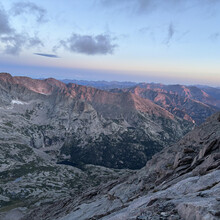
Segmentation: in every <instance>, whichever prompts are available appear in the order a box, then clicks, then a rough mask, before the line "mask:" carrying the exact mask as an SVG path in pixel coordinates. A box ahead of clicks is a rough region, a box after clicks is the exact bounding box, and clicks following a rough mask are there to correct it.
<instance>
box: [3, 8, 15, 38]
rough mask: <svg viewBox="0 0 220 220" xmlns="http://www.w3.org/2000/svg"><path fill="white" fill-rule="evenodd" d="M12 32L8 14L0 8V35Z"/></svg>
mask: <svg viewBox="0 0 220 220" xmlns="http://www.w3.org/2000/svg"><path fill="white" fill-rule="evenodd" d="M12 32H13V29H12V28H11V27H10V24H9V19H8V15H7V13H6V12H5V10H4V9H3V8H0V35H1V34H9V33H12Z"/></svg>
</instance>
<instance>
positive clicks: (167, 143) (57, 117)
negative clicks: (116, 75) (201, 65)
mask: <svg viewBox="0 0 220 220" xmlns="http://www.w3.org/2000/svg"><path fill="white" fill-rule="evenodd" d="M80 84H84V85H80ZM219 94H220V89H219V88H212V87H203V86H184V85H162V84H153V83H139V84H137V83H128V82H127V83H120V82H112V83H111V82H108V83H106V82H83V83H82V82H77V81H74V83H73V82H70V81H68V80H64V81H58V80H56V79H53V78H49V79H42V80H39V79H32V78H28V77H17V76H16V77H12V76H11V75H10V74H8V73H0V219H3V220H18V219H23V220H24V219H26V220H28V219H32V220H34V219H36V220H39V219H42V220H44V219H51V220H52V219H63V220H75V219H76V220H80V219H81V220H85V219H115V220H116V219H117V220H118V219H122V220H125V219H155V220H156V219H170V220H171V219H172V220H175V219H204V220H205V219H219V216H220V212H219V210H220V170H219V169H220V113H219V110H220V97H219ZM210 116H211V117H210ZM207 118H208V119H207Z"/></svg>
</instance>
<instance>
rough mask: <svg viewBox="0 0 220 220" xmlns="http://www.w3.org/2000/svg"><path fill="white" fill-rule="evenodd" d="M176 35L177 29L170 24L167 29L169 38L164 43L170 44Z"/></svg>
mask: <svg viewBox="0 0 220 220" xmlns="http://www.w3.org/2000/svg"><path fill="white" fill-rule="evenodd" d="M174 34H175V29H174V26H173V24H172V23H170V24H169V26H168V29H167V38H166V40H165V41H164V43H165V44H167V45H168V44H169V43H170V41H171V40H172V38H173V36H174Z"/></svg>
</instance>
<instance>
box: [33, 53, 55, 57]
mask: <svg viewBox="0 0 220 220" xmlns="http://www.w3.org/2000/svg"><path fill="white" fill-rule="evenodd" d="M34 54H35V55H38V56H43V57H49V58H59V57H58V56H57V55H55V54H48V53H34Z"/></svg>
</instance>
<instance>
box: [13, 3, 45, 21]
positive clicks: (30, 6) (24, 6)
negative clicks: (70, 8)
mask: <svg viewBox="0 0 220 220" xmlns="http://www.w3.org/2000/svg"><path fill="white" fill-rule="evenodd" d="M11 11H12V14H13V15H14V16H17V15H21V14H35V15H36V18H37V22H40V23H41V22H45V21H46V13H47V11H46V10H45V9H44V8H42V7H40V6H38V5H36V4H35V3H32V2H27V1H23V2H16V3H14V5H13V7H12V9H11Z"/></svg>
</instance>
